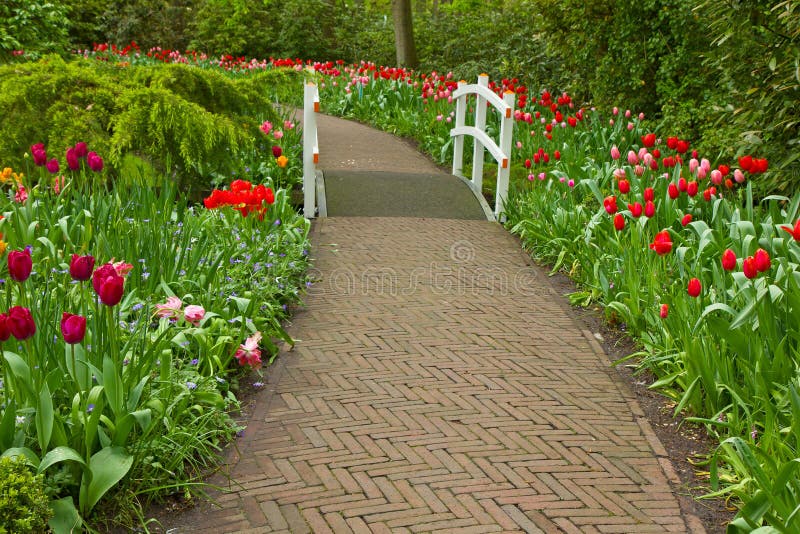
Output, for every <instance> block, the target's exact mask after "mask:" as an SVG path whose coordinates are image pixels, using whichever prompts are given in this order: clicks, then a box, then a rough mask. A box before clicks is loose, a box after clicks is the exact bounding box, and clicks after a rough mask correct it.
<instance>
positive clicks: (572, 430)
mask: <svg viewBox="0 0 800 534" xmlns="http://www.w3.org/2000/svg"><path fill="white" fill-rule="evenodd" d="M314 224H315V227H314V232H313V243H314V250H313V255H314V257H315V265H316V267H315V269H316V276H317V278H318V282H317V283H316V284H315V286H314V288H313V289H312V290H311V293H310V295H309V296H308V298H307V307H306V308H305V309H304V310H302V311H300V312H299V313H298V314H297V316H296V319H295V321H294V324H293V326H292V327H291V328H290V332H291V334H292V335H293V336H294V337H295V338H296V339H297V345H296V347H295V348H294V350H292V351H289V352H285V353H283V354H281V356H280V357H279V362H280V363H279V364H278V365H276V366H275V367H273V368H271V369H269V370H268V371H267V375H268V378H269V383H268V387H267V390H266V391H264V392H262V393H261V395H262V396H263V399H262V401H263V402H260V403H259V404H258V406H257V408H256V410H255V412H254V413H253V415H252V418H251V420H250V422H249V424H248V427H247V430H246V432H245V435H244V437H243V438H242V439H241V440H240V442H239V447H238V452H237V453H236V454H235V455H234V456H233V457H232V458H231V459H230V462H231V465H230V476H231V480H230V481H227V480H223V479H221V478H218V479H217V480H216V482H217V483H222V484H224V485H225V486H228V487H229V489H230V492H227V493H222V494H218V495H217V496H216V498H217V499H218V503H219V505H220V507H218V508H211V507H204V508H200V509H198V510H195V511H193V512H191V513H190V514H188V515H187V516H184V517H180V518H177V519H176V524H175V525H173V526H177V525H178V524H179V525H180V526H179V527H178V530H179V531H180V532H193V531H197V532H219V533H225V532H272V531H283V532H336V533H340V532H433V531H443V532H501V531H508V532H512V531H513V532H548V533H549V532H625V533H632V532H687V531H691V530H694V531H697V530H702V528H701V527H696V526H695V525H696V524H697V522H696V520H693V518H692V517H684V516H683V515H682V514H681V510H680V508H679V505H678V502H677V500H676V498H675V497H674V495H673V490H672V488H671V487H670V483H669V481H668V477H669V478H671V479H674V477H675V475H674V472H673V471H672V467H671V465H670V464H669V461H668V460H667V458H666V454H665V452H664V450H663V448H662V447H661V445H660V444H659V442H658V439H657V438H656V437H655V436H654V434H653V433H652V430H651V429H650V427H649V425H648V423H647V421H646V420H645V419H644V417H643V413H642V412H641V410H640V408H639V407H638V405H637V404H636V402H635V400H634V399H633V398H632V397H631V395H630V393H629V392H628V391H627V390H626V388H625V386H624V385H621V384H619V379H618V377H617V376H616V374H615V373H614V372H613V370H611V369H610V368H609V363H608V361H607V359H606V357H605V355H603V354H600V352H599V347H598V346H597V344H596V342H594V340H593V339H592V337H591V336H590V335H589V334H588V333H587V332H582V331H581V330H580V329H579V328H577V326H576V325H575V323H574V322H573V320H572V319H571V318H570V317H569V316H568V315H567V314H566V313H565V310H564V304H563V298H562V297H560V296H559V295H556V294H554V293H553V291H552V290H551V288H550V285H549V283H548V281H547V279H546V277H545V276H544V275H543V274H542V271H540V270H538V269H537V268H535V267H531V266H529V265H527V264H526V263H527V262H526V258H525V256H524V255H523V254H522V253H521V252H520V250H519V246H518V244H517V243H516V242H515V240H514V239H513V238H512V237H511V236H510V235H508V234H507V233H506V232H505V231H504V230H503V229H502V228H501V227H500V226H499V225H497V224H494V223H489V222H482V221H449V220H434V219H398V218H379V219H367V218H360V219H359V218H343V219H336V218H333V219H322V220H319V221H316V222H315V223H314Z"/></svg>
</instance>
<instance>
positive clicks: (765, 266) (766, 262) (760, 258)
mask: <svg viewBox="0 0 800 534" xmlns="http://www.w3.org/2000/svg"><path fill="white" fill-rule="evenodd" d="M755 260H756V269H757V270H758V272H760V273H763V272H765V271H769V268H770V267H772V262H771V261H770V259H769V252H767V251H766V250H764V249H763V248H760V249H758V250H756V253H755Z"/></svg>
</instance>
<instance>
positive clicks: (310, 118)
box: [303, 82, 319, 219]
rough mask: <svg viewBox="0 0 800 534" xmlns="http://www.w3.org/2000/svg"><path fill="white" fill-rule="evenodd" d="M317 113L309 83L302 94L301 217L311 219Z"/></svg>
mask: <svg viewBox="0 0 800 534" xmlns="http://www.w3.org/2000/svg"><path fill="white" fill-rule="evenodd" d="M318 111H319V91H318V90H317V86H316V85H315V84H313V83H311V82H309V83H307V84H306V85H305V89H304V94H303V216H304V217H305V218H306V219H312V218H314V217H315V216H316V211H317V208H316V199H315V194H316V189H317V183H316V181H317V161H318V160H319V147H318V141H317V115H316V114H317V112H318Z"/></svg>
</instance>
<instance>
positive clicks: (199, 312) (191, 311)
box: [183, 304, 206, 326]
mask: <svg viewBox="0 0 800 534" xmlns="http://www.w3.org/2000/svg"><path fill="white" fill-rule="evenodd" d="M205 316H206V310H204V309H203V307H202V306H196V305H194V304H191V305H189V306H186V309H185V310H183V318H184V319H186V320H187V321H188V322H190V323H192V324H193V325H195V326H197V324H198V323H199V322H200V321H202V320H203V317H205Z"/></svg>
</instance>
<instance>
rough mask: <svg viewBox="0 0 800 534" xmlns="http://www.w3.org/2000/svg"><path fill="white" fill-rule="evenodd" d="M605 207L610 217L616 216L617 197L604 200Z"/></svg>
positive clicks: (612, 196)
mask: <svg viewBox="0 0 800 534" xmlns="http://www.w3.org/2000/svg"><path fill="white" fill-rule="evenodd" d="M603 207H604V208H605V210H606V212H607V213H608V214H609V215H613V214H615V213H616V212H617V197H615V196H614V195H610V196H607V197H606V198H604V199H603Z"/></svg>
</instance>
